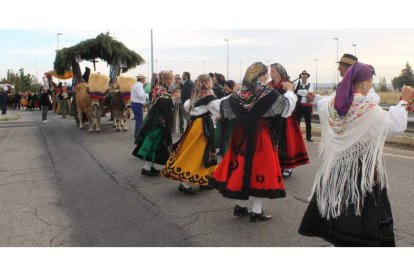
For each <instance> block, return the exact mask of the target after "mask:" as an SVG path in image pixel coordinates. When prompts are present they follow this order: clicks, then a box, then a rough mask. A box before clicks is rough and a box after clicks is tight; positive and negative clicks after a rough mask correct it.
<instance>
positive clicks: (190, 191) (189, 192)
mask: <svg viewBox="0 0 414 276" xmlns="http://www.w3.org/2000/svg"><path fill="white" fill-rule="evenodd" d="M178 190H179V191H180V192H184V193H185V194H186V195H195V194H196V193H195V192H194V191H193V189H192V188H191V187H188V188H186V187H184V185H183V183H180V185H178Z"/></svg>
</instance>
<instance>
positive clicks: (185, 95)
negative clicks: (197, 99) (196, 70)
mask: <svg viewBox="0 0 414 276" xmlns="http://www.w3.org/2000/svg"><path fill="white" fill-rule="evenodd" d="M182 77H183V87H182V89H181V102H182V103H185V102H186V101H187V100H188V99H190V97H191V92H192V91H193V86H194V82H193V81H192V80H191V75H190V73H189V72H183V76H182ZM183 117H184V119H185V121H186V122H187V124H188V122H189V120H190V115H189V114H188V113H187V112H185V113H184V116H183Z"/></svg>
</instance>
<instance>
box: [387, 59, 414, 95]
mask: <svg viewBox="0 0 414 276" xmlns="http://www.w3.org/2000/svg"><path fill="white" fill-rule="evenodd" d="M391 83H392V86H393V87H394V89H397V90H401V88H402V87H403V86H404V85H410V86H412V85H414V73H413V69H412V68H411V66H410V64H409V63H408V61H407V64H406V65H405V68H404V69H402V70H401V74H400V75H399V76H398V77H395V78H393V79H392V81H391Z"/></svg>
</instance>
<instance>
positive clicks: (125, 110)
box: [109, 83, 131, 132]
mask: <svg viewBox="0 0 414 276" xmlns="http://www.w3.org/2000/svg"><path fill="white" fill-rule="evenodd" d="M109 93H110V95H111V96H110V97H111V114H112V118H113V120H114V121H113V127H114V128H116V131H121V130H122V131H123V132H127V131H128V127H127V123H126V121H127V118H128V115H129V113H130V108H131V100H130V98H129V95H130V93H126V94H125V93H121V91H120V90H119V85H118V84H116V83H114V84H112V85H111V87H110V88H109Z"/></svg>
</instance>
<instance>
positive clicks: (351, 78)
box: [334, 62, 375, 116]
mask: <svg viewBox="0 0 414 276" xmlns="http://www.w3.org/2000/svg"><path fill="white" fill-rule="evenodd" d="M373 75H375V70H374V68H373V67H372V66H371V65H368V64H364V63H360V62H357V63H355V64H354V65H352V66H351V67H350V68H349V69H348V71H347V72H346V74H345V76H344V79H343V80H342V82H341V83H340V84H339V86H338V88H337V89H336V96H335V100H334V108H335V109H336V111H337V112H338V114H339V115H340V116H344V115H345V114H346V113H347V112H348V110H349V108H350V107H351V105H352V102H353V101H354V91H353V90H352V85H353V84H355V83H358V82H361V81H366V80H368V79H370V78H371V77H372V76H373Z"/></svg>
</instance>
